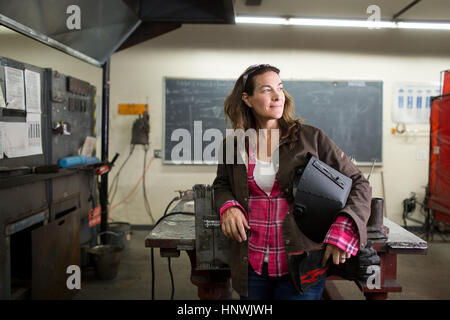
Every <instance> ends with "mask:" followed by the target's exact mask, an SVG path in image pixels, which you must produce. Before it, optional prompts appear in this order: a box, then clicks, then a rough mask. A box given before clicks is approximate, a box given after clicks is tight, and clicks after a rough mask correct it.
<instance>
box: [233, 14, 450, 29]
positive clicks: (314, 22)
mask: <svg viewBox="0 0 450 320" xmlns="http://www.w3.org/2000/svg"><path fill="white" fill-rule="evenodd" d="M235 21H236V23H239V24H241V23H242V24H246V23H250V24H275V25H294V26H315V27H350V28H369V29H381V28H390V29H425V30H450V23H433V22H413V21H409V22H394V21H381V20H380V21H373V20H362V19H361V20H356V19H314V18H280V17H250V16H238V17H236V18H235Z"/></svg>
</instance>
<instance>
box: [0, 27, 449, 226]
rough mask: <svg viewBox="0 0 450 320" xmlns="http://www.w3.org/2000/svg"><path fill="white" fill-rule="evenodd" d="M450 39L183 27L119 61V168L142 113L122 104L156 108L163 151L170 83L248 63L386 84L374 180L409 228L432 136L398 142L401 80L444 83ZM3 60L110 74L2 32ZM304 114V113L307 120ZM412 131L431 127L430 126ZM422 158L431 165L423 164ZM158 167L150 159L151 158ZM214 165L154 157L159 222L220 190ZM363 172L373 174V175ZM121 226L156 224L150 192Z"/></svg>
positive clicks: (114, 91)
mask: <svg viewBox="0 0 450 320" xmlns="http://www.w3.org/2000/svg"><path fill="white" fill-rule="evenodd" d="M449 40H450V33H449V32H438V31H435V32H426V31H408V30H388V31H385V30H364V29H363V30H345V31H341V30H327V29H320V30H319V29H308V28H303V29H301V28H292V27H288V26H262V27H256V26H252V27H249V26H242V25H239V26H218V25H214V26H211V25H184V26H183V27H182V28H180V29H178V30H175V31H172V32H170V33H168V34H165V35H163V36H160V37H158V38H155V39H152V40H149V41H147V42H144V43H141V44H139V45H137V46H135V47H132V48H129V49H126V50H123V51H120V52H118V53H116V54H114V55H113V56H112V58H111V97H110V103H111V112H110V114H111V127H110V158H112V156H113V155H114V153H115V152H119V153H120V157H119V159H118V160H117V165H116V166H115V169H114V170H113V172H112V175H110V177H111V178H110V182H111V180H112V177H113V176H114V174H115V172H116V171H117V168H118V167H119V166H120V165H121V164H122V162H123V161H124V160H125V158H126V156H127V154H128V152H129V144H130V139H131V126H132V123H133V121H134V120H135V118H136V116H128V115H126V116H124V115H118V112H117V105H118V104H119V103H146V102H148V103H149V105H150V125H151V142H150V143H151V146H150V147H151V150H150V155H153V150H154V149H162V147H163V145H162V143H163V139H162V132H163V122H162V119H163V110H164V106H163V78H164V77H166V76H168V77H187V78H222V79H233V78H237V77H238V76H239V75H240V73H241V72H242V71H243V70H244V69H245V68H246V67H247V66H249V65H251V64H254V63H270V64H273V65H276V66H278V67H279V68H280V69H281V77H282V78H283V79H337V80H340V79H345V80H351V79H354V80H382V81H383V83H384V94H383V102H384V110H383V157H384V159H383V163H384V166H383V167H382V168H376V169H375V171H374V174H373V175H372V178H371V183H372V186H373V190H374V192H373V196H383V193H382V184H381V172H383V175H384V187H385V199H386V205H387V216H388V217H389V218H390V219H392V220H394V221H396V222H401V212H402V200H403V199H404V198H406V197H408V196H409V193H410V192H411V191H414V192H417V193H418V194H419V199H422V198H423V193H424V189H423V187H422V186H424V185H426V184H427V180H428V138H427V137H420V138H404V137H398V136H392V135H391V133H390V129H391V127H393V126H395V124H394V123H392V121H391V104H392V92H391V87H392V84H393V83H394V82H400V81H402V82H405V81H410V82H430V81H431V82H439V80H440V72H441V71H442V70H444V69H448V68H449V67H450V41H449ZM0 41H1V47H0V55H5V56H8V57H11V58H15V59H17V60H21V61H25V62H29V63H32V64H36V65H38V66H50V67H52V68H55V69H57V70H59V71H60V72H63V73H68V74H71V75H73V76H75V77H79V78H81V79H84V80H86V81H89V82H91V83H93V84H94V85H96V86H97V88H98V90H99V92H101V86H100V84H101V70H100V69H99V68H96V67H93V66H90V65H88V64H85V63H83V62H80V61H78V60H76V59H74V58H71V57H69V56H66V55H64V54H62V53H59V52H58V51H56V50H53V49H49V48H46V47H44V46H43V45H40V44H38V43H37V42H35V41H33V40H30V39H27V38H24V37H22V36H16V37H8V38H6V37H5V36H3V35H1V34H0ZM300 116H301V115H300ZM412 128H420V129H427V128H428V125H417V126H413V127H412ZM417 151H425V152H426V154H427V156H426V159H425V160H422V161H417V160H416V153H417ZM143 157H144V152H143V149H142V148H141V147H140V146H137V147H136V150H135V152H134V154H133V156H132V157H131V158H130V160H129V162H128V163H127V165H126V166H125V167H124V169H123V170H122V173H121V175H120V184H119V191H118V193H117V195H116V197H115V200H114V203H117V202H118V201H119V200H120V199H123V198H124V197H125V196H126V195H127V194H128V193H129V192H130V191H131V189H132V188H133V187H134V186H135V184H136V182H137V181H138V179H139V177H140V175H141V174H142V170H143ZM147 161H149V158H148V159H147ZM215 170H216V168H215V167H214V166H187V165H179V166H176V165H164V164H162V160H161V159H154V160H153V162H152V164H151V167H150V170H149V172H148V174H147V178H146V184H147V193H148V197H149V201H150V205H151V208H152V211H153V215H154V217H155V218H156V219H158V218H159V217H160V216H161V215H162V214H163V211H164V209H165V207H166V205H167V204H168V203H169V201H170V200H171V199H172V198H173V197H174V196H175V195H176V192H175V191H176V190H186V189H189V188H191V187H192V186H193V185H194V184H197V183H205V184H211V183H212V181H213V179H214V176H215ZM361 170H362V171H363V172H365V173H368V172H369V170H370V168H367V167H364V168H361ZM111 218H112V219H113V220H120V221H128V222H131V223H134V224H150V223H151V221H150V219H149V217H148V216H147V214H146V212H145V207H144V204H143V197H142V188H141V185H140V186H139V188H138V189H137V192H136V193H135V194H134V195H133V196H131V197H130V198H129V199H128V200H127V201H125V202H124V204H123V205H121V206H119V207H117V208H116V209H114V210H112V211H111Z"/></svg>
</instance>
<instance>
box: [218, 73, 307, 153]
mask: <svg viewBox="0 0 450 320" xmlns="http://www.w3.org/2000/svg"><path fill="white" fill-rule="evenodd" d="M268 71H273V72H276V73H277V74H279V73H280V70H279V69H278V68H276V67H274V66H271V65H268V64H264V65H257V66H254V67H249V68H247V70H245V72H244V73H243V74H241V75H240V76H239V78H238V79H237V80H236V83H235V84H234V87H233V90H232V91H231V92H230V94H229V95H228V96H227V98H226V99H225V102H224V111H225V126H226V123H227V120H228V119H230V121H231V125H232V128H233V129H234V130H236V129H243V130H244V131H245V130H247V129H250V128H252V129H255V130H256V129H257V128H256V121H255V117H254V115H253V112H252V110H251V108H250V107H248V106H247V105H246V104H245V102H244V101H243V100H242V94H243V93H244V92H246V93H247V94H248V95H249V96H252V95H253V92H254V89H255V87H254V81H253V79H254V77H255V76H257V75H259V74H263V73H266V72H268ZM283 92H284V95H285V102H284V110H283V115H282V116H281V118H280V119H279V120H278V125H279V127H280V131H281V132H280V133H281V134H280V140H284V139H287V141H288V143H289V145H290V148H291V149H292V148H293V147H294V141H295V137H296V135H297V133H298V131H299V130H300V125H301V123H303V120H302V119H301V118H295V109H294V100H293V99H292V97H291V95H290V94H289V93H288V92H287V91H286V90H284V89H283Z"/></svg>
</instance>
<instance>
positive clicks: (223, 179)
mask: <svg viewBox="0 0 450 320" xmlns="http://www.w3.org/2000/svg"><path fill="white" fill-rule="evenodd" d="M218 159H219V163H218V165H217V174H216V178H215V179H214V182H213V184H212V188H213V192H214V204H213V205H214V210H215V211H216V212H218V213H220V211H221V208H222V206H223V205H224V204H225V203H226V202H227V201H230V200H233V201H236V202H237V200H236V198H235V197H234V195H233V192H232V187H231V181H230V180H231V179H232V178H231V177H229V174H231V168H227V166H231V165H227V164H226V162H225V159H226V154H225V140H224V141H223V142H222V145H221V147H220V153H219V157H218ZM220 160H222V161H220Z"/></svg>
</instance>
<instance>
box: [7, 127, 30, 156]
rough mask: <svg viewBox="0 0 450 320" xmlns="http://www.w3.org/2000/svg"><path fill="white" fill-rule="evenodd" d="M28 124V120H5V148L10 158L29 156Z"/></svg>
mask: <svg viewBox="0 0 450 320" xmlns="http://www.w3.org/2000/svg"><path fill="white" fill-rule="evenodd" d="M27 140H28V124H27V123H26V122H3V143H4V145H3V148H4V153H5V155H6V156H7V157H8V158H16V157H24V156H27V155H28V153H27V149H28V141H27Z"/></svg>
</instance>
